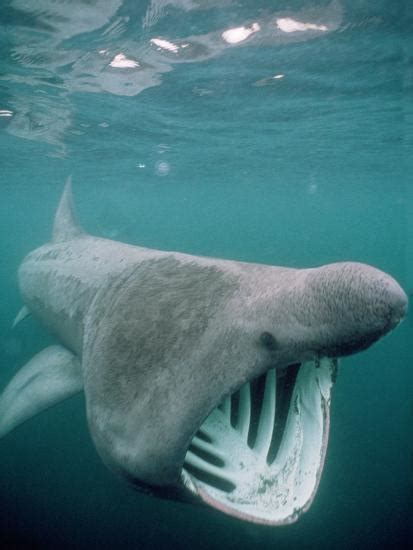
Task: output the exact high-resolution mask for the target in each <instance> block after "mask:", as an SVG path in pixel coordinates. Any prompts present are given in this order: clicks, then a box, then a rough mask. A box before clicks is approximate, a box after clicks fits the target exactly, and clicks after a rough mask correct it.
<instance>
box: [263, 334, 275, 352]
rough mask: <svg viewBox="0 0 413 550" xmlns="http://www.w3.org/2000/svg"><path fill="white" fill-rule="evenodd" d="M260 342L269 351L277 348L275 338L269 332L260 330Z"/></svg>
mask: <svg viewBox="0 0 413 550" xmlns="http://www.w3.org/2000/svg"><path fill="white" fill-rule="evenodd" d="M260 342H261V344H262V345H263V346H265V347H266V348H267V349H269V350H270V351H275V350H276V349H277V348H278V344H277V340H276V339H275V337H274V336H273V335H272V334H271V333H270V332H262V333H261V334H260Z"/></svg>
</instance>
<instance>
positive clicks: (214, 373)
mask: <svg viewBox="0 0 413 550" xmlns="http://www.w3.org/2000/svg"><path fill="white" fill-rule="evenodd" d="M19 286H20V290H21V294H22V297H23V299H24V303H25V304H26V307H27V308H28V310H29V311H30V312H31V313H32V314H33V315H34V316H35V317H36V318H37V319H39V320H40V322H41V323H42V324H43V325H44V326H45V327H46V328H47V329H48V330H50V331H51V332H52V333H53V334H54V335H55V336H56V337H57V339H58V341H59V342H60V345H57V346H52V347H51V348H48V349H47V350H44V351H43V352H42V354H39V355H38V356H36V357H34V358H33V359H32V361H30V362H29V363H28V364H27V365H26V366H25V367H23V368H22V370H21V371H20V372H19V373H18V374H17V375H16V377H15V378H14V379H13V380H12V381H11V382H10V383H9V385H8V386H7V387H6V389H5V390H4V392H3V394H2V395H1V396H0V436H3V435H5V434H6V433H8V432H9V431H10V430H12V429H13V428H14V427H16V426H17V425H18V424H20V423H22V422H23V421H25V420H27V419H28V418H30V417H32V416H33V415H35V414H37V413H38V412H41V411H42V410H44V409H45V408H47V407H49V406H51V405H54V404H55V403H56V402H58V401H59V400H61V399H64V398H66V397H69V396H70V395H72V394H73V393H75V392H76V391H80V390H81V389H82V388H83V389H84V392H85V397H86V407H87V418H88V423H89V428H90V433H91V436H92V438H93V441H94V443H95V446H96V449H97V451H98V453H99V454H100V456H101V457H102V459H103V461H104V462H105V463H106V464H107V465H108V466H109V467H110V468H111V469H112V470H114V471H116V472H117V473H119V474H120V475H122V476H124V477H125V478H126V479H127V480H128V481H130V482H131V483H132V484H133V485H135V486H136V487H138V488H141V489H143V490H149V491H151V492H153V493H154V494H158V495H160V496H168V497H172V498H180V499H185V498H192V499H198V500H203V501H204V502H207V503H209V504H211V505H212V506H215V507H216V508H218V509H221V510H222V511H224V512H226V513H229V514H232V515H234V516H237V517H240V518H242V519H245V520H250V521H256V522H259V523H260V522H261V523H268V524H282V523H289V522H291V521H294V520H295V519H296V517H298V516H299V515H300V513H301V512H302V511H305V509H307V508H308V506H309V504H310V502H311V501H312V499H313V497H314V494H315V491H316V488H317V485H318V482H319V478H320V475H321V470H322V466H323V462H324V455H325V448H326V445H327V438H328V426H329V420H328V418H329V416H328V410H329V399H327V398H325V399H324V400H323V399H321V401H322V405H320V406H322V408H323V419H324V420H323V428H322V429H321V428H319V429H320V430H321V431H320V434H319V436H317V437H318V439H319V440H320V441H321V443H320V451H319V457H318V459H317V460H318V462H317V465H316V466H314V469H315V474H314V481H313V484H312V486H311V488H310V489H309V492H308V496H306V497H305V499H304V500H305V504H303V505H302V506H301V507H300V508H299V509H298V508H297V509H294V512H288V513H287V512H285V513H284V512H283V513H282V514H281V515H280V517H277V518H276V519H274V518H275V516H274V518H272V516H271V517H264V516H265V514H264V513H263V515H262V517H261V516H260V514H259V513H257V514H256V516H255V515H254V513H251V512H243V511H240V509H238V508H237V506H235V507H231V505H228V504H227V503H226V504H222V503H220V502H218V501H217V500H216V499H215V497H211V494H209V493H208V491H207V492H205V490H203V489H201V488H197V487H196V482H192V481H188V476H186V481H185V479H184V478H183V475H182V469H183V465H184V461H185V456H186V453H187V451H188V447H189V445H190V444H191V440H192V438H193V437H194V435H195V434H196V433H197V430H198V429H199V427H200V426H201V424H202V423H203V422H204V420H205V419H206V418H207V417H208V415H209V413H211V411H213V410H214V408H215V407H217V406H218V405H219V404H220V403H221V402H222V401H223V400H224V399H225V398H226V396H228V395H230V394H233V393H234V392H236V391H237V390H239V389H240V388H241V386H242V385H243V384H244V383H246V382H248V381H250V380H252V379H255V378H257V377H258V376H260V375H263V374H265V373H266V372H267V371H269V369H274V368H275V369H276V372H280V371H281V370H283V369H284V370H285V369H288V368H290V365H296V364H298V363H300V364H303V363H305V362H308V361H310V362H311V361H313V362H315V365H316V367H317V365H318V363H317V362H318V361H319V360H320V359H322V358H337V357H340V356H345V355H349V354H353V353H356V352H358V351H361V350H364V349H366V348H368V347H369V346H370V345H371V344H372V343H374V342H375V341H377V340H378V339H379V338H381V337H382V336H383V335H385V334H386V333H388V332H389V331H390V330H392V329H393V328H395V327H396V326H397V325H398V324H399V322H400V321H401V320H402V319H403V318H404V316H405V314H406V310H407V297H406V295H405V293H404V292H403V290H402V289H401V288H400V286H399V285H398V284H397V282H396V281H395V280H394V279H392V278H391V277H390V276H389V275H387V274H385V273H383V272H381V271H379V270H377V269H375V268H373V267H371V266H368V265H364V264H361V263H351V262H343V263H335V264H329V265H324V266H321V267H319V268H311V269H289V268H284V267H274V266H268V265H258V264H252V263H243V262H236V261H228V260H220V259H214V258H206V257H198V256H192V255H188V254H182V253H177V252H164V251H158V250H152V249H147V248H141V247H136V246H130V245H126V244H122V243H119V242H116V241H111V240H106V239H101V238H97V237H93V236H90V235H88V234H86V233H84V232H83V231H82V230H81V229H80V227H79V226H78V225H77V223H76V221H75V219H74V216H73V208H72V197H71V184H70V180H69V181H68V183H67V185H66V187H65V191H64V193H63V196H62V199H61V202H60V205H59V208H58V211H57V214H56V218H55V224H54V229H53V239H52V241H51V242H50V243H48V244H45V245H44V246H41V247H40V248H38V249H36V250H34V251H33V252H31V253H30V254H29V255H28V256H27V257H26V258H25V259H24V261H23V262H22V264H21V266H20V268H19ZM313 370H314V372H316V370H315V368H314V369H313ZM326 376H327V378H328V380H330V374H328V375H326ZM331 376H333V373H331ZM327 378H326V379H327ZM301 383H302V384H303V383H304V382H301ZM317 384H318V386H320V383H319V382H317ZM317 384H316V385H317ZM45 387H47V391H45V389H44V388H45ZM317 391H319V393H320V391H321V393H323V391H322V389H321V390H317ZM290 414H293V413H290ZM317 433H318V432H317Z"/></svg>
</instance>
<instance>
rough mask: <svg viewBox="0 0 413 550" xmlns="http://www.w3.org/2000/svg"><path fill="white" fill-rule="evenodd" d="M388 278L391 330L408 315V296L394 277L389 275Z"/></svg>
mask: <svg viewBox="0 0 413 550" xmlns="http://www.w3.org/2000/svg"><path fill="white" fill-rule="evenodd" d="M388 279H389V281H388V289H387V292H388V303H389V310H390V320H389V330H392V329H394V328H395V327H397V325H398V324H399V323H400V322H401V321H403V319H404V318H405V317H406V315H407V309H408V298H407V295H406V293H405V292H404V290H403V289H402V288H401V286H400V285H399V284H398V283H397V282H396V281H395V280H394V279H393V278H392V277H388Z"/></svg>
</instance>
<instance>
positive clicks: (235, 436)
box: [182, 358, 337, 525]
mask: <svg viewBox="0 0 413 550" xmlns="http://www.w3.org/2000/svg"><path fill="white" fill-rule="evenodd" d="M336 367H337V362H336V360H333V359H327V358H323V359H321V360H319V361H318V360H317V361H310V362H306V363H303V364H297V365H290V366H289V367H288V368H286V369H284V370H282V371H277V370H276V369H272V370H270V371H268V372H267V373H266V374H265V375H263V376H262V377H260V378H259V379H257V380H254V381H252V382H248V383H246V384H244V385H243V386H242V387H241V388H240V389H239V390H238V391H237V392H236V393H235V394H233V395H231V396H229V397H227V398H226V399H225V401H224V402H223V403H222V404H221V405H219V406H218V407H217V408H216V409H214V410H213V411H212V412H211V414H210V415H209V416H208V418H207V419H206V420H205V421H204V423H203V424H202V425H201V427H200V428H199V430H198V431H197V433H196V435H195V437H194V438H193V440H192V442H191V445H190V447H189V450H188V452H187V454H186V457H185V463H184V468H183V470H182V481H183V483H184V484H185V486H186V487H187V489H189V490H190V491H191V492H192V493H193V494H194V495H196V496H197V497H198V498H200V499H201V500H202V501H204V502H205V503H207V504H209V505H210V506H213V507H214V508H217V509H219V510H220V511H222V512H225V513H227V514H229V515H232V516H235V517H238V518H240V519H243V520H246V521H251V522H255V523H265V524H269V525H282V524H288V523H292V522H294V521H296V520H297V519H298V517H299V516H300V515H301V514H302V513H303V512H305V511H306V510H307V509H308V507H309V506H310V504H311V502H312V500H313V498H314V496H315V492H316V490H317V487H318V483H319V480H320V476H321V472H322V469H323V465H324V457H325V452H326V448H327V442H328V432H329V410H330V394H331V388H332V385H333V382H334V378H335V373H336Z"/></svg>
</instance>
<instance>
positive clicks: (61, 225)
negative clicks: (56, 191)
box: [53, 176, 83, 242]
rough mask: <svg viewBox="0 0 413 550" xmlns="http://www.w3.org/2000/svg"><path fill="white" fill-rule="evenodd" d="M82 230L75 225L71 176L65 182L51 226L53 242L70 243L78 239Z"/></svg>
mask: <svg viewBox="0 0 413 550" xmlns="http://www.w3.org/2000/svg"><path fill="white" fill-rule="evenodd" d="M82 234H83V230H82V228H81V227H80V225H79V224H78V223H77V220H76V216H75V213H74V207H73V196H72V176H69V177H68V178H67V180H66V184H65V188H64V190H63V194H62V198H61V199H60V202H59V206H58V207H57V212H56V216H55V219H54V225H53V242H63V241H70V240H71V239H75V238H76V237H80V236H81V235H82Z"/></svg>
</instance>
